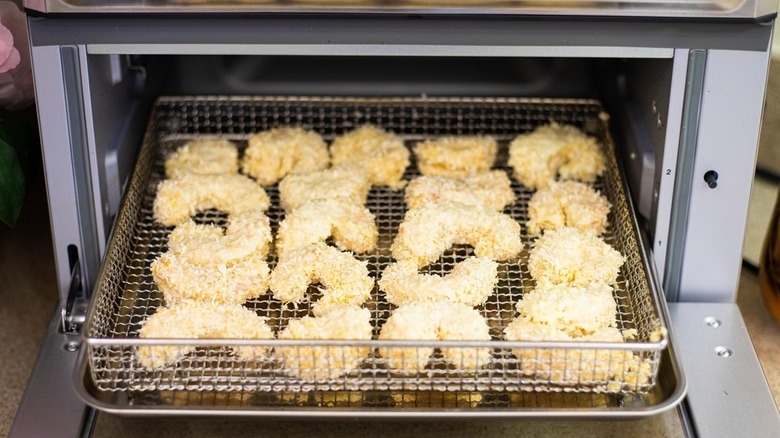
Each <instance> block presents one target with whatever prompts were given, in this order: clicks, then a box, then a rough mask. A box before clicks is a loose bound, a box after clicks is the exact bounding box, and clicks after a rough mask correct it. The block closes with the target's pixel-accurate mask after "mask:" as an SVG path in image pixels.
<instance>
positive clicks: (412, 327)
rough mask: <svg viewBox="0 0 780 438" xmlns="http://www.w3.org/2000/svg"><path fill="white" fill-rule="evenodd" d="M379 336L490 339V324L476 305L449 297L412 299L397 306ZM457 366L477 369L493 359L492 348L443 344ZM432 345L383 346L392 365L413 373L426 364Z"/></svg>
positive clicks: (447, 355)
mask: <svg viewBox="0 0 780 438" xmlns="http://www.w3.org/2000/svg"><path fill="white" fill-rule="evenodd" d="M379 340H407V341H434V340H441V341H489V340H490V328H489V327H488V325H487V322H486V321H485V319H484V318H483V317H482V315H480V314H479V312H478V311H477V310H475V309H472V308H471V307H469V306H466V305H464V304H458V303H450V302H447V301H439V302H424V303H411V304H407V305H404V306H401V307H399V308H397V309H396V310H395V311H394V312H393V313H392V314H391V315H390V317H389V318H388V319H387V321H386V322H385V324H384V325H383V326H382V330H381V332H380V333H379ZM441 350H442V355H443V356H444V358H445V359H446V360H448V361H449V362H451V363H452V365H454V366H455V367H456V368H459V369H467V370H474V369H477V368H480V367H483V366H485V365H487V364H488V362H490V349H489V348H474V347H464V348H454V347H453V348H450V347H447V348H442V349H441ZM432 353H433V348H432V347H418V348H411V347H408V348H407V347H380V348H379V354H380V355H381V356H382V357H384V358H385V359H387V363H388V365H389V366H390V367H391V368H394V369H396V370H398V371H401V372H405V373H413V372H417V371H419V370H422V369H423V368H425V366H426V365H427V364H428V360H429V357H430V355H431V354H432Z"/></svg>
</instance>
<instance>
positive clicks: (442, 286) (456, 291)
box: [379, 257, 498, 306]
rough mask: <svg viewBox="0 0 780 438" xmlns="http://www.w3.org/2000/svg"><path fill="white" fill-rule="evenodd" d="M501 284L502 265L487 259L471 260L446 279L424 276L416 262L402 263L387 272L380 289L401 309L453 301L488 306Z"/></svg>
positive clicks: (461, 264)
mask: <svg viewBox="0 0 780 438" xmlns="http://www.w3.org/2000/svg"><path fill="white" fill-rule="evenodd" d="M497 283H498V263H496V262H494V261H493V260H490V259H489V258H487V257H469V258H467V259H466V260H464V261H462V262H460V263H458V264H457V265H455V267H454V268H453V269H452V271H451V272H450V273H449V274H447V275H444V276H438V275H430V274H420V273H418V272H417V265H416V264H415V263H414V262H413V261H399V262H395V263H392V264H391V265H389V266H388V267H387V268H385V270H384V272H383V273H382V278H381V279H380V280H379V289H380V290H382V291H384V293H385V297H386V298H387V301H388V302H390V303H392V304H395V305H397V306H402V305H404V304H409V303H415V302H432V301H449V302H453V303H461V304H466V305H468V306H477V305H480V304H484V303H485V301H486V300H487V298H488V297H489V296H490V295H491V294H492V293H493V289H494V288H495V287H496V284H497Z"/></svg>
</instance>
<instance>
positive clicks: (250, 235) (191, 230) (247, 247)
mask: <svg viewBox="0 0 780 438" xmlns="http://www.w3.org/2000/svg"><path fill="white" fill-rule="evenodd" d="M270 243H271V223H270V221H269V220H268V217H267V216H266V215H265V214H264V213H263V212H262V211H257V210H254V211H245V212H243V213H238V214H235V215H231V216H230V218H229V219H228V225H227V230H226V231H225V232H224V233H223V231H222V227H219V226H216V225H199V224H196V223H195V222H193V221H192V220H190V221H188V222H185V223H183V224H181V225H178V226H177V227H176V228H174V230H173V231H172V232H171V234H170V236H168V249H169V251H171V252H173V253H175V254H176V255H177V256H179V257H180V258H181V259H182V260H184V261H186V262H188V263H192V264H196V265H206V266H211V265H222V264H226V263H229V262H232V261H235V260H238V259H242V258H244V257H247V256H249V255H250V254H258V255H259V256H260V257H261V258H265V257H266V255H268V247H269V245H270Z"/></svg>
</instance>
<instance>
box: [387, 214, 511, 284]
mask: <svg viewBox="0 0 780 438" xmlns="http://www.w3.org/2000/svg"><path fill="white" fill-rule="evenodd" d="M459 243H465V244H469V245H471V246H473V247H474V254H476V255H477V256H478V257H487V258H490V259H492V260H496V261H505V260H510V259H513V258H515V257H517V256H518V255H519V254H520V252H521V251H522V250H523V243H522V241H521V240H520V224H518V223H517V222H516V221H515V220H514V219H512V218H511V217H510V216H508V215H506V214H503V213H499V212H496V211H493V210H490V209H488V208H486V207H482V206H477V205H466V204H463V203H460V202H457V201H442V202H436V203H430V204H425V205H423V206H421V207H417V208H413V209H411V210H409V211H408V212H407V213H406V216H405V217H404V221H403V222H402V223H401V225H400V227H399V229H398V235H397V236H396V237H395V240H394V241H393V245H392V247H391V250H392V253H393V258H395V259H396V260H412V261H414V262H415V263H416V264H417V267H418V268H421V267H423V266H425V265H427V264H429V263H431V262H433V261H435V260H436V259H438V258H439V256H441V255H442V254H443V253H444V251H446V250H447V249H449V248H450V247H451V246H452V245H454V244H459Z"/></svg>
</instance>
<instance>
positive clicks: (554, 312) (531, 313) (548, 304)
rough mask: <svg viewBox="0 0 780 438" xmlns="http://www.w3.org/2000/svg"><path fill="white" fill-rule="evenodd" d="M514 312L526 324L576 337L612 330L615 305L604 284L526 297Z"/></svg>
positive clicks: (538, 292)
mask: <svg viewBox="0 0 780 438" xmlns="http://www.w3.org/2000/svg"><path fill="white" fill-rule="evenodd" d="M517 311H518V312H520V315H522V316H524V317H526V319H528V320H529V321H532V322H538V323H541V324H544V325H546V326H549V327H552V328H555V329H556V330H558V331H561V332H564V333H566V334H567V335H569V336H572V337H579V336H586V335H591V334H593V333H595V332H597V331H599V330H600V329H602V328H606V327H613V326H614V325H615V318H616V316H617V304H616V303H615V298H614V297H613V295H612V288H611V287H609V286H607V285H606V284H591V285H589V286H587V287H580V286H565V285H555V286H548V287H540V288H537V289H535V290H533V291H531V292H528V293H526V294H525V295H524V296H523V299H522V300H520V301H519V302H518V303H517Z"/></svg>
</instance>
